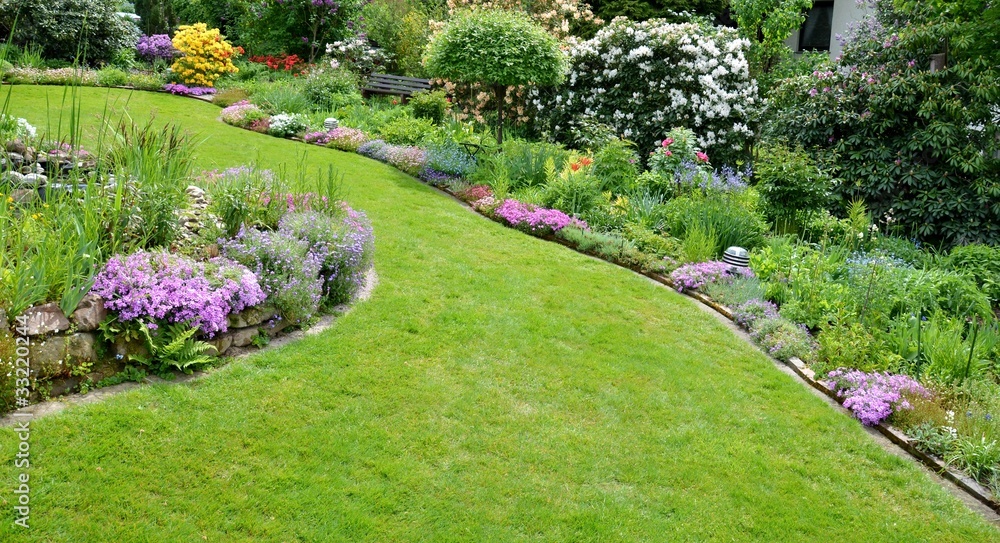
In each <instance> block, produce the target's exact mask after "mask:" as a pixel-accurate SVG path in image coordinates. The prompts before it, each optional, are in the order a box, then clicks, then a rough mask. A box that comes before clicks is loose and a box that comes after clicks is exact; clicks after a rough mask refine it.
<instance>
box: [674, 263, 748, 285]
mask: <svg viewBox="0 0 1000 543" xmlns="http://www.w3.org/2000/svg"><path fill="white" fill-rule="evenodd" d="M735 277H753V271H752V270H750V268H732V269H730V266H729V264H726V263H725V262H720V261H718V260H712V261H709V262H697V263H694V264H685V265H683V266H681V267H679V268H677V269H676V270H674V271H673V272H672V273H671V274H670V278H671V279H673V281H674V284H675V285H676V288H677V292H684V291H685V290H695V289H697V288H700V287H703V286H705V285H707V284H709V283H718V282H722V281H732V280H733V279H734V278H735Z"/></svg>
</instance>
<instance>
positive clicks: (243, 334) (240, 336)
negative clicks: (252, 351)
mask: <svg viewBox="0 0 1000 543" xmlns="http://www.w3.org/2000/svg"><path fill="white" fill-rule="evenodd" d="M259 333H260V332H259V331H258V330H257V328H241V329H239V330H234V331H233V332H231V335H232V337H233V346H234V347H246V346H247V345H250V344H251V343H253V338H255V337H257V334H259Z"/></svg>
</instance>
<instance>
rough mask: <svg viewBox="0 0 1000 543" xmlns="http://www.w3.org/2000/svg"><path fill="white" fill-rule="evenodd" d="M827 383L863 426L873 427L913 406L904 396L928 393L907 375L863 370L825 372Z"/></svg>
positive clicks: (926, 394)
mask: <svg viewBox="0 0 1000 543" xmlns="http://www.w3.org/2000/svg"><path fill="white" fill-rule="evenodd" d="M827 377H828V378H829V381H827V383H826V385H827V386H828V387H830V388H831V389H832V390H834V391H835V392H836V393H837V397H838V398H842V399H843V400H844V401H843V404H844V407H845V408H847V409H849V410H850V411H851V413H853V414H854V416H855V417H857V419H858V420H860V421H861V423H862V424H864V425H866V426H875V425H877V424H879V423H881V422H883V421H885V420H886V419H888V418H889V417H890V416H891V415H892V414H893V413H895V412H898V411H900V410H904V409H911V408H912V406H911V405H910V402H909V401H908V400H907V396H920V397H923V398H930V396H931V394H930V392H929V391H928V390H927V389H926V388H924V387H923V386H921V385H920V383H918V382H916V381H915V380H913V379H912V378H911V377H908V376H906V375H893V374H890V373H877V372H876V373H865V372H863V371H860V370H853V369H847V368H839V369H836V370H834V371H831V372H830V373H828V374H827Z"/></svg>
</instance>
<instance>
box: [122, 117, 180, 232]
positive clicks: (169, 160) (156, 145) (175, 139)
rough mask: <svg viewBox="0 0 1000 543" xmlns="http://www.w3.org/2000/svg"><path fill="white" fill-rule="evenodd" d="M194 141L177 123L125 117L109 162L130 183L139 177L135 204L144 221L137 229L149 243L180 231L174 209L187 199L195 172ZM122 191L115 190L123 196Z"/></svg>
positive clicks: (123, 183)
mask: <svg viewBox="0 0 1000 543" xmlns="http://www.w3.org/2000/svg"><path fill="white" fill-rule="evenodd" d="M192 151H193V144H192V142H191V140H190V138H189V137H188V136H187V135H186V134H184V133H183V132H182V131H181V129H180V128H179V127H177V126H176V125H173V126H172V125H166V126H162V127H157V126H156V125H155V124H154V123H153V120H152V119H150V120H149V121H148V122H147V123H146V124H144V125H138V124H135V123H133V122H131V120H130V119H129V120H124V119H123V120H122V121H121V123H119V125H118V127H117V130H116V132H115V134H114V141H113V142H112V146H111V149H110V150H109V152H108V156H107V160H108V164H109V165H110V167H111V168H112V170H113V171H114V172H115V175H116V178H117V179H119V180H121V181H120V182H119V183H118V186H121V187H125V188H127V185H126V180H131V181H132V182H134V183H135V189H134V192H135V200H134V205H135V208H136V211H137V212H138V213H139V216H140V221H139V222H138V225H137V227H136V233H135V235H136V236H137V237H138V238H140V239H142V240H144V243H145V246H146V247H156V246H163V245H167V244H169V243H170V242H171V241H172V240H173V239H174V237H175V235H176V231H177V216H176V214H175V212H176V210H178V209H181V208H183V207H184V206H185V204H186V197H185V194H184V190H185V189H186V188H187V184H188V181H189V179H190V174H191V161H192ZM123 196H124V195H123V194H120V193H119V194H118V195H117V196H116V201H119V202H121V201H122V197H123Z"/></svg>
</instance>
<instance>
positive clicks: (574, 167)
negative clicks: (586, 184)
mask: <svg viewBox="0 0 1000 543" xmlns="http://www.w3.org/2000/svg"><path fill="white" fill-rule="evenodd" d="M569 169H571V170H573V171H574V172H575V171H577V170H579V169H580V164H579V163H577V162H574V163H572V164H570V165H569Z"/></svg>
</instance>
